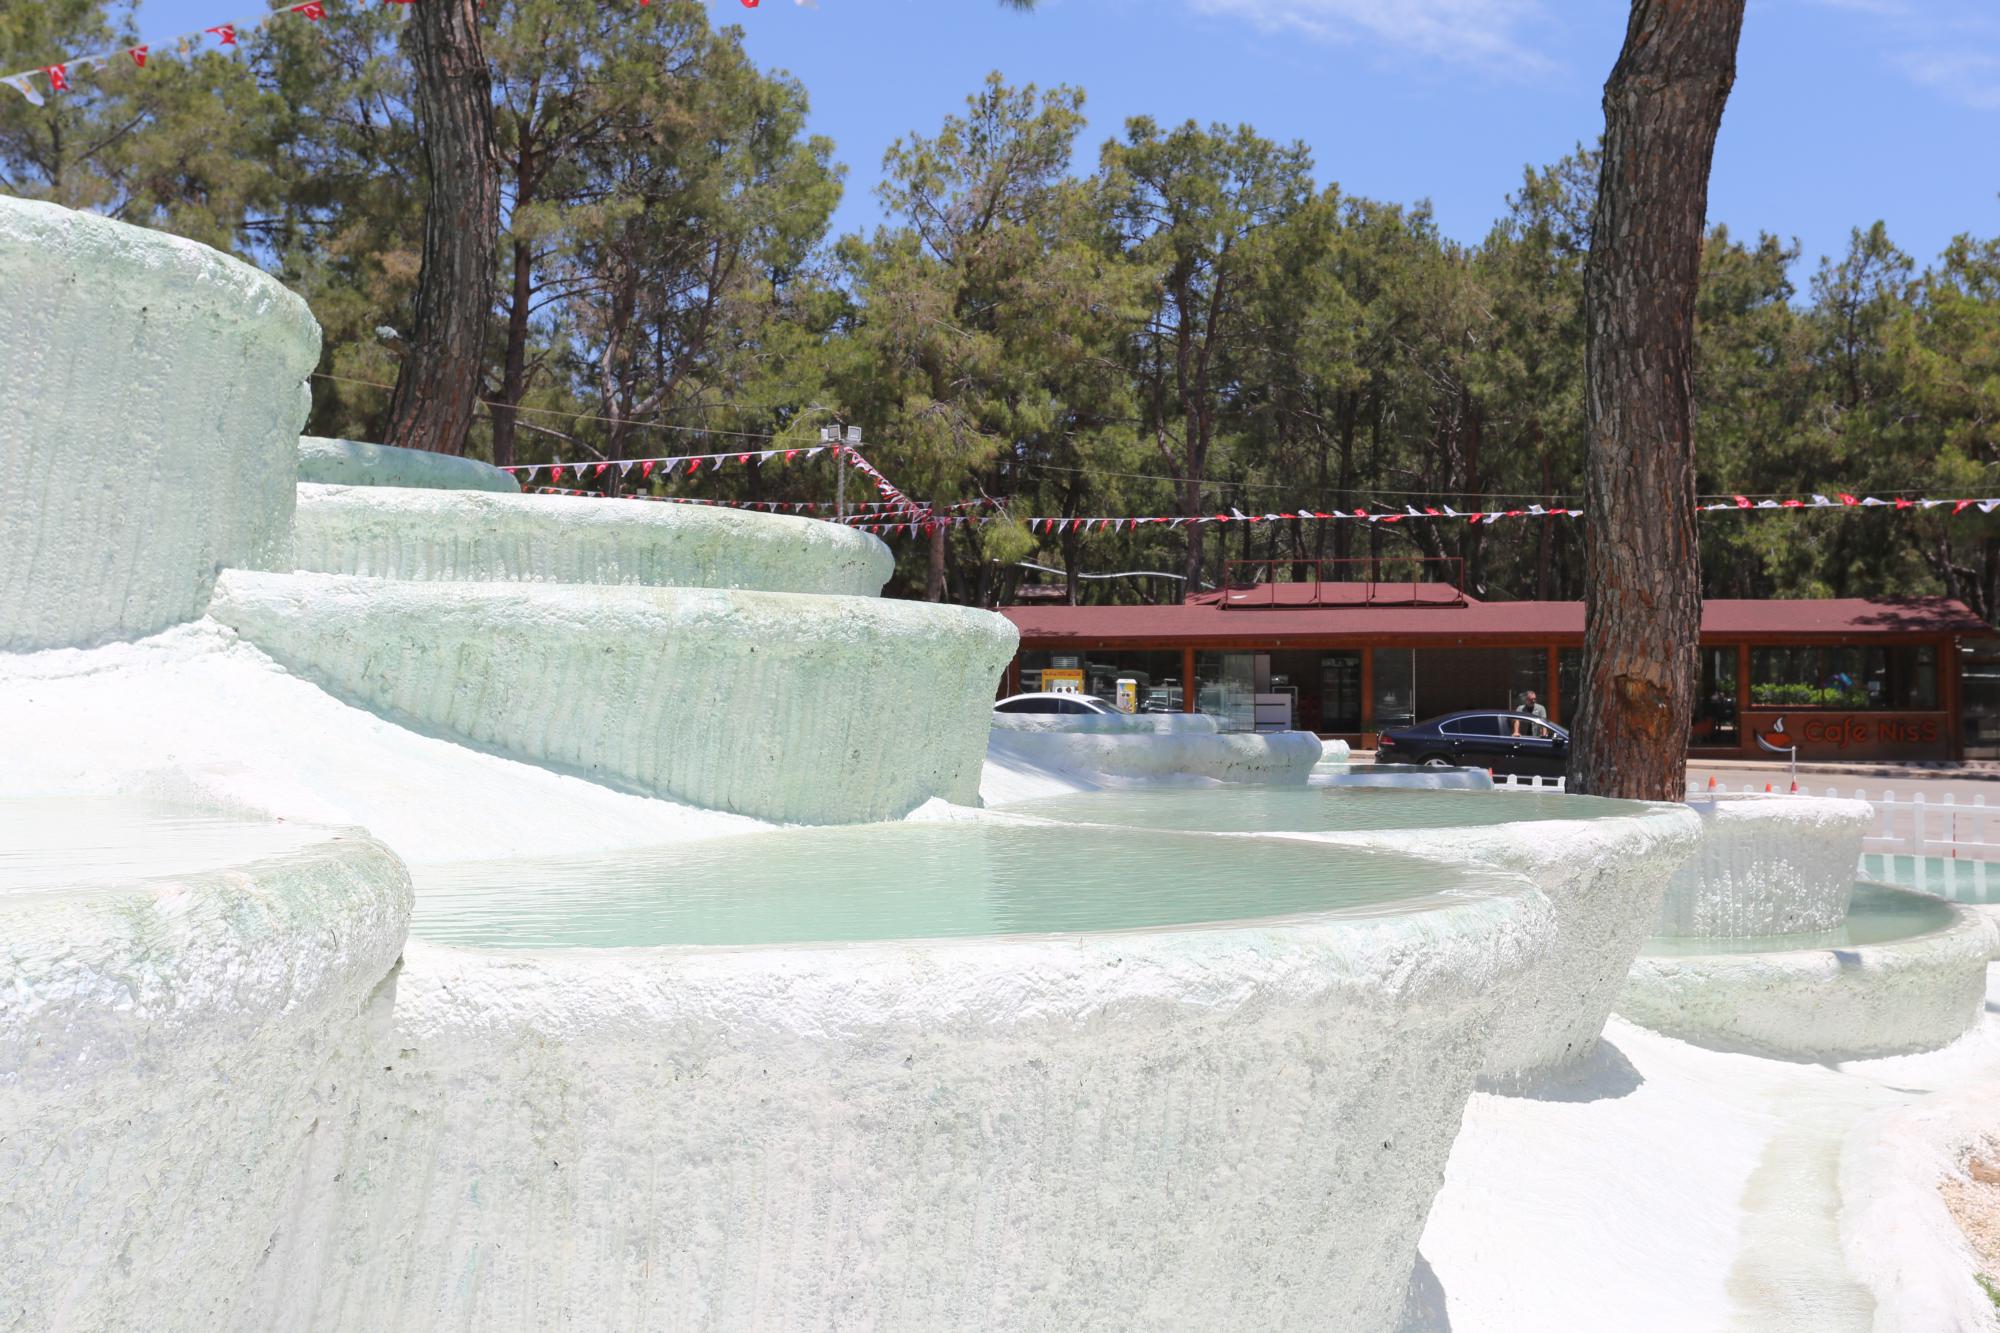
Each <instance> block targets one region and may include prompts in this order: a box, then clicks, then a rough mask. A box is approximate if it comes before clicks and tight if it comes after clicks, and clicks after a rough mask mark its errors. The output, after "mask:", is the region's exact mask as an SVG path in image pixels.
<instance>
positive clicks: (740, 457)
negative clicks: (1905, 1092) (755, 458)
mask: <svg viewBox="0 0 2000 1333" xmlns="http://www.w3.org/2000/svg"><path fill="white" fill-rule="evenodd" d="M736 461H737V462H739V463H747V462H749V461H750V455H748V454H738V455H736Z"/></svg>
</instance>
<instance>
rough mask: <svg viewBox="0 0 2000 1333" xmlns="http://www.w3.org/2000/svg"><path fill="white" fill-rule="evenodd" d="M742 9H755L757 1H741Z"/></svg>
mask: <svg viewBox="0 0 2000 1333" xmlns="http://www.w3.org/2000/svg"><path fill="white" fill-rule="evenodd" d="M743 7H744V8H745V9H755V8H756V7H757V0H743Z"/></svg>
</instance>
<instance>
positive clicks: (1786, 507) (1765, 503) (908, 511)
mask: <svg viewBox="0 0 2000 1333" xmlns="http://www.w3.org/2000/svg"><path fill="white" fill-rule="evenodd" d="M825 447H826V448H830V449H833V450H834V451H835V452H836V454H837V455H839V456H840V457H842V459H843V461H845V462H846V463H847V464H848V465H849V466H852V467H857V468H859V469H861V470H862V471H863V472H864V473H865V474H866V475H867V476H869V477H870V478H871V479H872V480H874V481H875V483H876V485H877V486H878V487H879V488H880V489H881V491H882V493H883V494H884V495H886V496H889V497H891V498H889V499H886V500H882V501H865V502H862V503H857V504H850V505H849V506H847V507H848V509H849V510H850V511H851V512H849V513H848V514H846V515H845V516H844V517H836V516H825V521H827V522H831V523H838V524H843V525H845V526H848V527H852V528H856V529H858V530H860V531H862V532H870V533H875V534H878V535H881V536H901V535H908V534H913V533H918V532H931V531H934V530H936V529H937V528H939V527H952V526H959V525H968V524H978V523H989V522H994V521H1012V520H1011V519H1010V518H1009V516H1008V515H1007V513H1006V508H1005V502H1004V501H1001V500H993V499H986V498H982V499H977V500H962V501H959V502H957V503H955V504H950V505H946V506H943V507H942V508H939V509H933V508H932V507H931V506H929V505H926V504H924V503H923V502H922V501H917V500H912V499H910V498H909V497H908V496H906V495H904V494H903V492H902V491H900V490H898V489H897V488H896V487H895V486H894V485H892V484H891V483H890V482H889V480H888V479H887V478H886V477H884V476H883V475H882V474H881V472H879V471H878V470H876V468H875V467H874V465H873V464H870V463H869V462H868V461H867V460H866V459H863V458H861V457H860V455H859V454H857V453H855V452H854V451H853V450H852V449H850V448H848V447H847V446H845V445H829V446H825ZM820 452H822V450H821V449H804V450H789V451H785V450H772V449H767V450H763V451H759V452H752V453H737V454H701V455H696V456H691V457H681V458H666V459H625V460H616V461H611V462H601V463H593V464H586V465H578V464H571V463H537V464H533V465H530V466H523V467H514V468H508V469H507V471H509V472H512V473H514V474H515V475H517V476H522V477H524V478H525V479H527V480H533V476H534V474H535V473H537V472H539V471H542V470H543V469H549V470H551V480H552V481H559V480H561V479H562V477H563V476H564V474H565V469H567V470H568V471H569V472H571V473H576V474H580V475H578V476H577V479H578V480H582V479H583V475H589V476H593V477H594V476H602V475H603V473H604V472H605V470H606V469H608V468H610V467H617V468H618V469H619V472H620V475H624V474H625V473H626V472H628V471H629V470H630V469H631V468H632V467H634V466H639V467H640V469H641V473H640V475H641V476H642V477H646V476H651V475H653V474H654V472H655V470H656V469H655V465H657V473H658V475H661V476H667V475H671V474H672V473H673V471H674V470H675V469H676V468H683V470H684V475H692V474H693V473H695V472H698V471H700V466H701V464H702V463H704V462H710V461H713V462H714V464H715V466H716V467H720V466H721V465H722V462H723V461H724V460H734V461H736V462H749V461H751V460H752V459H769V458H771V457H772V456H774V455H776V454H779V453H783V454H784V456H785V457H786V458H792V457H795V456H796V455H798V454H800V453H804V454H806V455H807V456H812V455H815V454H818V453H820ZM535 489H536V490H537V491H538V492H539V493H542V494H552V495H584V496H597V497H599V498H602V496H601V495H600V493H599V492H596V491H589V490H581V489H567V488H561V487H556V486H540V487H536V488H535ZM622 498H625V499H632V500H658V501H664V502H666V503H670V504H700V505H716V506H721V507H725V508H737V509H761V510H764V511H766V512H772V513H793V514H816V513H817V512H818V511H825V510H829V509H833V508H835V506H834V505H833V504H831V503H828V502H826V501H760V500H709V499H699V498H695V497H690V496H669V495H631V496H625V497H622ZM988 508H990V509H996V510H999V511H1000V512H999V513H998V514H997V515H987V514H980V513H975V512H968V511H974V510H979V509H988ZM1941 508H1949V509H1950V510H1951V512H1952V513H1953V514H1963V513H1964V512H1965V511H1967V510H1968V509H1976V510H1978V511H1979V512H1980V513H1982V514H1991V513H1993V512H1995V511H1996V510H2000V497H1973V498H1965V499H1931V498H1920V499H1910V498H1908V497H1903V496H1898V497H1895V498H1893V499H1888V500H1883V499H1878V498H1876V497H1875V496H1872V495H1871V496H1854V495H1849V494H1846V493H1845V492H1836V493H1835V494H1834V495H1832V496H1826V495H1819V494H1815V495H1813V496H1811V497H1810V498H1809V499H1799V498H1795V497H1791V498H1782V499H1780V498H1771V497H1765V498H1761V499H1756V500H1753V499H1751V498H1750V497H1748V496H1743V495H1737V496H1731V497H1730V498H1729V499H1728V500H1722V501H1712V502H1709V503H1706V504H1698V505H1696V506H1695V510H1696V512H1697V513H1703V514H1715V513H1725V514H1739V513H1777V512H1785V511H1802V510H1827V509H1888V510H1892V511H1903V510H1910V511H1915V512H1919V513H1928V512H1930V511H1931V510H1934V509H1941ZM1585 516H1586V515H1585V513H1584V511H1583V510H1581V509H1572V508H1569V507H1567V506H1563V505H1542V504H1531V505H1528V506H1526V507H1525V508H1520V509H1474V510H1459V509H1454V508H1452V507H1451V506H1450V505H1425V506H1422V507H1419V506H1417V505H1407V504H1406V505H1404V506H1403V508H1402V509H1400V510H1395V509H1350V510H1339V509H1335V510H1322V509H1283V510H1278V511H1275V512H1272V513H1265V514H1246V513H1244V512H1243V511H1242V510H1241V509H1231V510H1230V511H1229V512H1227V513H1216V514H1199V515H1194V516H1192V517H1190V516H1186V515H1165V514H1161V515H1147V516H1141V517H1134V516H1128V515H1115V516H1113V515H1103V516H1092V515H1073V516H1068V517H1061V518H1024V519H1021V520H1019V521H1020V522H1023V523H1026V524H1027V525H1028V530H1029V531H1030V532H1032V533H1035V534H1036V535H1038V536H1061V535H1063V534H1067V533H1075V534H1078V535H1082V534H1086V533H1101V532H1105V531H1110V532H1133V531H1136V530H1137V529H1139V528H1141V527H1145V526H1149V525H1159V526H1164V527H1166V528H1169V529H1173V528H1179V527H1182V526H1184V525H1186V524H1190V523H1285V522H1309V523H1390V524H1393V523H1406V522H1412V521H1417V522H1429V521H1438V522H1465V523H1480V524H1492V523H1499V522H1502V521H1505V520H1511V519H1523V520H1525V519H1580V518H1584V517H1585Z"/></svg>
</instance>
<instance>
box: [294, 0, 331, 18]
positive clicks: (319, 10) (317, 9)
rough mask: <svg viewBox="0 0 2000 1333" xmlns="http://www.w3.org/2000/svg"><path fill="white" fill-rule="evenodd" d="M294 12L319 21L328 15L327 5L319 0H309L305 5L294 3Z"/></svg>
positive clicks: (301, 16)
mask: <svg viewBox="0 0 2000 1333" xmlns="http://www.w3.org/2000/svg"><path fill="white" fill-rule="evenodd" d="M292 13H294V14H297V15H298V16H299V17H300V18H304V19H309V20H311V21H312V22H314V23H317V22H319V21H320V20H321V19H323V18H325V17H326V6H325V5H323V4H321V3H320V2H319V0H307V3H305V4H303V5H293V6H292Z"/></svg>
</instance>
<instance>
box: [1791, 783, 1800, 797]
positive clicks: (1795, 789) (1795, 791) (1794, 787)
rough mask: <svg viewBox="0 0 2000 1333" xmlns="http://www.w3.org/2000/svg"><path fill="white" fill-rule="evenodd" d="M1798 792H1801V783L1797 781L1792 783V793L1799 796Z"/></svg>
mask: <svg viewBox="0 0 2000 1333" xmlns="http://www.w3.org/2000/svg"><path fill="white" fill-rule="evenodd" d="M1798 794H1799V784H1798V783H1797V782H1796V781H1795V782H1793V783H1792V795H1794V796H1797V795H1798Z"/></svg>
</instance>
